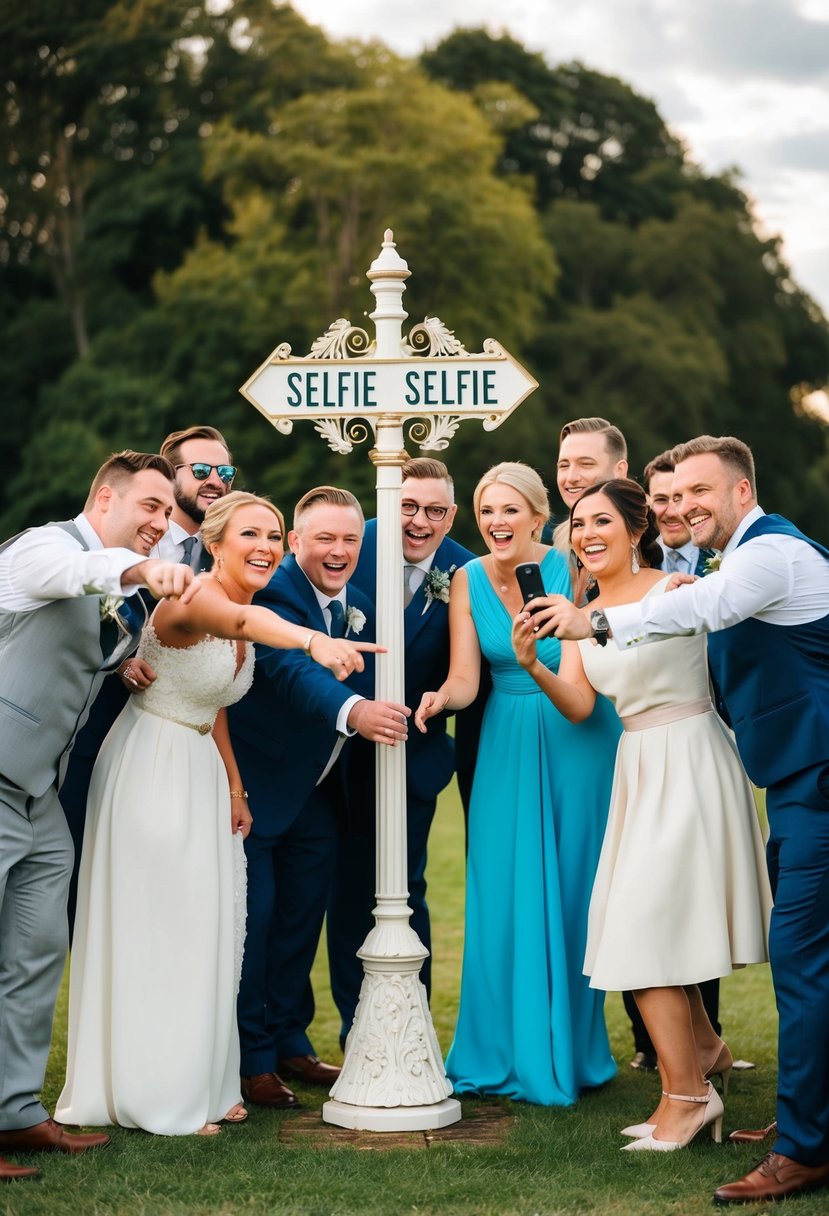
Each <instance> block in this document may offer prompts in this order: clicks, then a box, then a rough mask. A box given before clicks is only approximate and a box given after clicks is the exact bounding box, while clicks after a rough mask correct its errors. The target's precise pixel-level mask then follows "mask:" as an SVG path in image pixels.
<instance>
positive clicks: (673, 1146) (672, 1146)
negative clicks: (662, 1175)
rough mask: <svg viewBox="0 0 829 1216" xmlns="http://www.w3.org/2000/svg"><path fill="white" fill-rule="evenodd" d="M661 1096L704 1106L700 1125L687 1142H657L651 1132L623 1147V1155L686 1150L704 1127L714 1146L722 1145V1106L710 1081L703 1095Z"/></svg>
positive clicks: (667, 1094) (664, 1094)
mask: <svg viewBox="0 0 829 1216" xmlns="http://www.w3.org/2000/svg"><path fill="white" fill-rule="evenodd" d="M662 1096H663V1097H665V1098H669V1099H672V1100H673V1101H674V1102H694V1103H696V1104H697V1105H698V1106H704V1107H705V1110H704V1111H703V1116H702V1123H700V1125H699V1127H698V1128H697V1129H696V1131H693V1132H691V1135H690V1136H689V1137H688V1139H687V1140H657V1139H655V1137H654V1134H653V1132H651V1133H650V1134H649V1135H647V1136H644V1137H643V1138H642V1139H641V1140H634V1141H633V1143H632V1144H626V1145H624V1147H623V1148H622V1150H621V1151H622V1152H623V1153H638V1152H646V1153H647V1152H650V1153H673V1152H675V1151H676V1150H677V1149H679V1148H687V1147H688V1145H689V1144H690V1143H691V1141H692V1140H695V1139H696V1137H697V1136H698V1135H699V1133H700V1132H701V1131H702V1129H703V1128H704V1127H710V1128H711V1135H712V1137H713V1139H714V1143H715V1144H721V1143H722V1118H723V1104H722V1099H721V1098H720V1095H719V1094H718V1093H717V1091H716V1089H714V1086H713V1085H712V1084H711V1082H710V1081H709V1082H708V1090H707V1092H706V1093H704V1094H699V1095H697V1094H669V1093H665V1091H664V1089H663V1091H662Z"/></svg>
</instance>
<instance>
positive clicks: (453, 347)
mask: <svg viewBox="0 0 829 1216" xmlns="http://www.w3.org/2000/svg"><path fill="white" fill-rule="evenodd" d="M409 347H410V349H411V350H412V352H413V353H414V354H417V355H426V356H427V357H429V358H435V357H438V358H439V357H443V356H445V357H447V358H451V357H453V356H457V355H466V354H468V353H469V352H468V351H467V350H466V349H465V347H464V345H463V343H462V342H460V341H459V339H458V338H456V337H455V334H454V331H453V330H451V329H447V328H446V326H445V325H444V324H443V322H442V321H441V319H440V317H424V318H423V320H422V321H421V323H420V324H419V325H415V326H414V328H413V329H412V330H411V332H410V334H409Z"/></svg>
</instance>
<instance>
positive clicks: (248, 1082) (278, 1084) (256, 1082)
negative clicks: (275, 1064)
mask: <svg viewBox="0 0 829 1216" xmlns="http://www.w3.org/2000/svg"><path fill="white" fill-rule="evenodd" d="M241 1081H242V1097H243V1098H244V1099H245V1101H246V1102H253V1103H254V1105H255V1106H267V1107H269V1108H270V1109H271V1110H295V1109H297V1108H298V1106H299V1098H298V1097H297V1096H296V1094H295V1093H294V1092H293V1090H291V1089H288V1086H287V1085H285V1084H284V1082H283V1081H282V1078H281V1077H278V1076H277V1075H276V1073H275V1072H260V1073H258V1074H257V1076H255V1077H242V1078H241Z"/></svg>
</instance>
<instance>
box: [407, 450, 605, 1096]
mask: <svg viewBox="0 0 829 1216" xmlns="http://www.w3.org/2000/svg"><path fill="white" fill-rule="evenodd" d="M474 507H475V516H476V520H477V523H478V527H479V529H480V532H481V535H482V537H483V538H484V541H485V542H486V546H487V548H488V550H489V553H488V555H487V556H485V557H483V558H478V559H476V560H475V561H472V562H469V563H468V564H467V565H466V566H464V567H463V568H462V569H461V570H458V571H457V573H456V574H455V576H454V578H453V580H452V592H451V597H450V600H449V626H450V637H451V664H450V670H449V675H448V677H447V679H446V681H445V683H444V684H443V686H442V687H441V688H440V689H438V690H437V691H436V692H430V693H426V694H425V695H424V697H423V699H422V701H421V704H420V708H419V710H418V712H417V714H416V715H415V723H416V725H417V726H418V727H419V728H420V729H421V730H422V729H424V725H425V722H426V720H427V719H428V718H430V717H431V716H432V715H433V714H436V713H439V712H440V711H441V710H443V709H447V708H448V709H461V708H463V707H464V706H466V705H468V704H469V703H470V701H471V700H472V698H473V697H474V696H475V693H476V690H477V685H478V672H479V669H480V656H481V652H483V653H484V654H485V655H486V657H487V659H488V660H489V663H490V665H491V668H492V684H493V689H492V693H491V695H490V697H489V700H488V703H487V707H486V713H485V716H484V721H483V726H482V730H481V741H480V748H479V751H478V761H477V767H476V770H475V780H474V784H473V789H472V800H471V805H470V811H469V862H468V870H467V897H466V938H465V946H464V961H463V978H462V982H461V1000H460V1010H459V1014H458V1024H457V1028H456V1031H455V1040H454V1043H453V1044H452V1049H451V1051H450V1052H449V1057H448V1059H447V1069H448V1072H449V1075H450V1077H451V1078H452V1081H453V1083H454V1085H455V1089H456V1090H458V1091H459V1092H461V1093H467V1092H474V1091H479V1092H483V1093H497V1094H505V1095H506V1096H507V1097H510V1098H515V1099H521V1100H524V1101H527V1102H537V1103H539V1104H543V1105H550V1106H567V1105H570V1104H571V1103H573V1102H575V1101H576V1100H577V1098H578V1096H579V1093H580V1091H581V1090H583V1089H586V1088H590V1087H593V1086H597V1085H601V1084H603V1083H604V1082H605V1081H608V1080H609V1079H610V1078H611V1077H612V1076H613V1075H614V1073H615V1071H616V1065H615V1064H614V1062H613V1058H612V1056H611V1054H610V1048H609V1045H608V1040H607V1032H606V1030H605V1024H604V998H603V997H602V995H601V994H600V993H597V992H593V991H591V990H590V988H589V986H588V983H587V980H586V978H585V977H584V976H583V975H582V962H583V959H584V946H585V938H586V933H587V905H588V901H589V899H590V889H591V887H592V885H593V875H594V873H595V869H596V863H597V861H598V857H599V848H600V846H601V840H602V835H603V832H604V826H605V820H606V817H607V809H608V804H609V801H610V785H611V777H612V770H613V756H614V753H615V750H616V740H617V738H618V735H619V730H620V727H619V724H618V720H617V719H616V716H615V714H614V713H613V711H612V710H611V709H610V706H609V705H608V704H607V703H606V702H604V701H601V700H600V703H599V705H598V706H597V709H596V711H595V713H594V715H593V717H592V719H591V722H590V724H589V725H588V726H587V727H573V726H571V725H570V723H569V722H567V721H566V720H565V719H564V718H563V717H562V716H561V715H560V714H559V713H558V711H557V710H556V709H555V708H554V707H553V706H552V704H551V703H550V702H549V701H548V699H547V698H546V697H545V696H544V695H543V694H542V693H541V690H540V689H539V687H538V685H537V684H535V682H534V681H533V680H532V678H531V677H530V676H528V675H527V673H526V672H525V671H523V670H522V669H521V668H520V667H519V666H518V663H517V662H516V659H515V654H514V653H513V648H512V641H511V632H512V621H513V618H514V617H515V616H516V614H517V613H518V612H519V611H520V609H521V604H522V598H521V593H520V591H519V588H518V582H517V580H516V575H515V568H516V566H517V565H519V563H524V562H538V563H539V565H540V567H541V574H542V577H543V580H544V586H545V588H546V589H547V591H548V593H551V592H553V591H554V590H555V591H556V592H559V593H563V594H568V592H569V589H570V575H569V571H568V567H567V563H566V561H565V559H564V558H563V557H562V556H561V555H560V554H559V553H557V552H556V551H555V550H554V549H551V548H549V547H547V546H545V545H542V544H541V543H540V541H539V537H540V535H541V529H542V527H543V525H544V522H545V520H546V519H547V517H548V515H549V505H548V502H547V493H546V490H545V489H544V485H543V483H542V481H541V478H540V477H539V476H538V474H537V473H536V472H535V471H534V470H533V469H531V468H530V467H529V466H527V465H525V464H521V463H516V462H505V463H502V464H498V465H496V466H495V467H494V468H492V469H490V470H489V472H488V473H487V474H486V475H485V476H484V477H483V478H481V481H480V482H479V483H478V486H477V488H476V490H475V495H474ZM560 650H561V647H560V644H559V643H558V642H557V641H556V640H555V639H552V640H550V641H545V642H544V643H542V645H541V647H540V651H541V654H542V661H543V662H544V663H545V664H546V665H548V666H549V667H550V669H552V670H555V669H556V668H557V667H558V661H559V655H560Z"/></svg>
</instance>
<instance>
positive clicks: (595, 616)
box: [590, 608, 610, 646]
mask: <svg viewBox="0 0 829 1216" xmlns="http://www.w3.org/2000/svg"><path fill="white" fill-rule="evenodd" d="M590 626H591V628H592V630H593V637H594V638H595V639H596V641H597V642H598V643H599V645H600V646H606V645H607V639H608V638H609V637H610V625H609V624H608V621H607V617H606V616H605V614H604V613H603V612H602V610H601V608H594V609H593V611H592V612H591V613H590Z"/></svg>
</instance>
